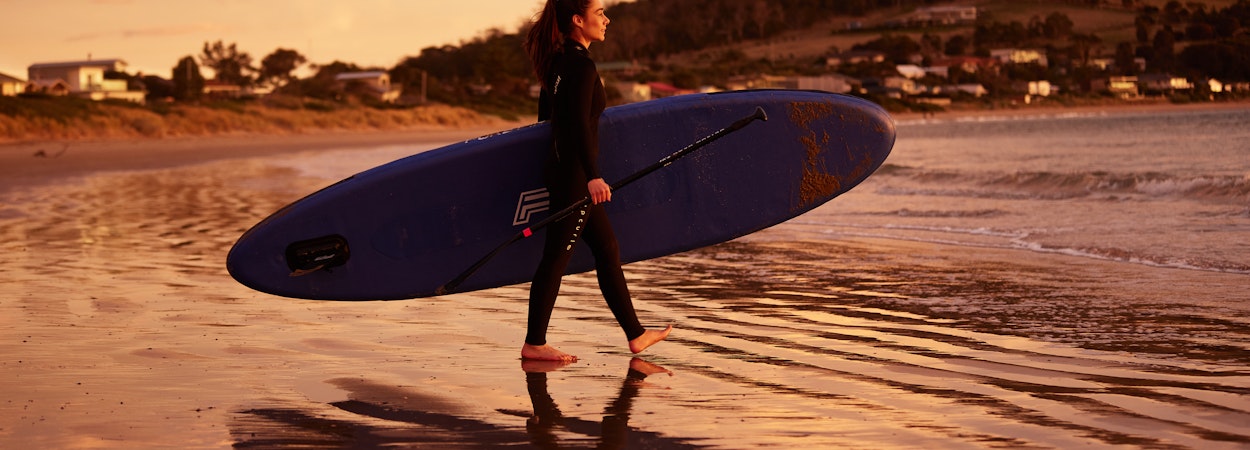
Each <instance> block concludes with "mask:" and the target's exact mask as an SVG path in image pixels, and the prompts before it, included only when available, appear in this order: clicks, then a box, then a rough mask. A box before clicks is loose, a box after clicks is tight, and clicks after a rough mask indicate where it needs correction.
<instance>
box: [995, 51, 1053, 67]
mask: <svg viewBox="0 0 1250 450" xmlns="http://www.w3.org/2000/svg"><path fill="white" fill-rule="evenodd" d="M990 57H991V58H994V59H997V60H998V62H1000V63H1003V64H1037V65H1039V66H1042V67H1046V66H1048V65H1049V62H1048V61H1047V60H1046V52H1045V51H1042V50H1037V49H1029V48H1000V49H996V50H990Z"/></svg>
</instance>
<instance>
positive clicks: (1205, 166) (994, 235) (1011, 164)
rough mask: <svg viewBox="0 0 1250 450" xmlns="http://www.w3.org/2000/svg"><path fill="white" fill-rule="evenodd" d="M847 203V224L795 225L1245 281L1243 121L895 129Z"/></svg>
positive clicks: (1248, 192) (1248, 246)
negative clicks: (882, 160) (890, 149)
mask: <svg viewBox="0 0 1250 450" xmlns="http://www.w3.org/2000/svg"><path fill="white" fill-rule="evenodd" d="M865 191H867V192H865ZM855 194H856V195H854V196H851V198H853V199H854V200H856V202H855V203H854V204H849V203H850V202H840V203H838V204H837V205H835V206H834V207H835V208H837V209H838V211H839V213H840V214H841V215H845V216H847V218H846V219H844V220H838V219H835V218H829V219H827V220H826V219H821V220H819V221H816V220H806V221H804V219H800V222H806V223H811V224H816V223H817V222H822V223H821V224H822V225H826V226H830V227H834V229H837V230H838V231H840V232H841V233H843V234H848V235H871V236H881V237H889V238H892V239H914V240H921V241H934V242H943V243H949V244H952V245H956V246H966V247H970V248H975V247H978V246H991V247H997V248H1011V249H1020V250H1026V251H1029V252H1035V253H1059V254H1065V255H1072V256H1079V257H1086V258H1098V259H1105V260H1111V261H1117V262H1123V263H1130V264H1143V265H1150V266H1156V267H1171V268H1180V269H1188V270H1194V271H1216V272H1228V273H1239V274H1250V239H1246V238H1247V237H1248V236H1250V110H1237V111H1190V112H1169V113H1122V114H1117V115H1108V114H1105V113H1093V114H1062V115H1054V116H1040V117H1009V116H999V117H995V116H989V117H978V118H973V119H966V120H945V121H934V122H926V121H916V122H909V123H902V124H900V125H899V139H898V145H897V147H896V150H895V152H894V154H893V155H892V156H891V158H890V159H889V161H888V164H887V165H886V167H884V168H883V169H882V170H881V171H879V172H878V173H877V174H876V175H874V177H873V179H872V180H871V181H870V182H869V183H868V184H867V185H866V186H864V189H862V190H860V191H857V192H855ZM861 194H863V195H861Z"/></svg>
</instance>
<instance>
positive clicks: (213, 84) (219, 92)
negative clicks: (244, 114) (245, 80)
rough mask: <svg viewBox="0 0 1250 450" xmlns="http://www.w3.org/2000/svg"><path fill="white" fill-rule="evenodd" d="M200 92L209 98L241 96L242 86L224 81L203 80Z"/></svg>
mask: <svg viewBox="0 0 1250 450" xmlns="http://www.w3.org/2000/svg"><path fill="white" fill-rule="evenodd" d="M201 92H203V93H204V96H205V97H209V98H240V97H243V86H239V85H237V84H233V83H227V82H225V81H217V80H204V88H203V89H202V90H201Z"/></svg>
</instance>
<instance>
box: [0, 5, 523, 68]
mask: <svg viewBox="0 0 1250 450" xmlns="http://www.w3.org/2000/svg"><path fill="white" fill-rule="evenodd" d="M541 4H542V0H475V1H434V0H260V1H256V0H247V1H245V0H191V1H188V0H41V1H11V0H0V12H2V13H0V73H5V74H8V75H12V76H16V77H18V78H21V79H26V68H27V66H29V65H31V64H35V63H40V62H56V61H79V60H85V59H87V57H88V55H90V56H91V57H92V58H93V59H108V58H121V59H123V60H125V61H126V62H127V63H129V72H131V73H135V72H144V73H147V74H156V75H160V76H163V77H169V75H170V72H171V70H172V68H173V67H174V65H175V64H176V63H177V62H178V60H179V59H181V58H182V57H184V56H188V55H196V56H198V55H199V54H200V51H201V49H202V47H203V45H204V42H205V41H217V40H219V39H220V40H223V41H225V42H226V43H227V44H229V43H231V42H234V43H237V44H238V47H239V50H241V51H244V52H247V53H248V54H250V55H251V56H252V59H253V61H254V62H255V63H256V64H259V63H260V60H261V59H262V58H264V57H265V55H268V54H269V53H271V52H273V51H274V50H275V49H277V48H280V47H281V48H290V49H294V50H296V51H298V52H300V53H302V54H304V55H305V56H306V57H308V59H309V61H310V62H314V63H329V62H333V61H335V60H340V61H344V62H351V63H356V64H358V65H361V66H382V67H388V68H389V67H391V66H394V65H395V64H396V63H397V62H399V61H400V60H401V59H403V58H404V57H405V56H415V55H417V54H418V53H420V51H421V49H422V48H426V47H430V46H437V45H443V44H459V43H460V42H461V41H462V40H467V39H471V38H473V37H475V36H479V35H480V34H481V33H482V32H483V31H485V30H487V29H489V28H496V27H498V28H502V29H504V30H505V31H508V32H513V31H516V30H517V28H518V26H519V25H520V24H521V23H522V22H523V21H525V20H529V19H530V18H531V17H532V16H533V14H534V13H535V12H536V11H537V9H538V7H539V6H540V5H541ZM518 51H520V50H518ZM211 75H212V73H211V71H207V70H206V71H205V76H211Z"/></svg>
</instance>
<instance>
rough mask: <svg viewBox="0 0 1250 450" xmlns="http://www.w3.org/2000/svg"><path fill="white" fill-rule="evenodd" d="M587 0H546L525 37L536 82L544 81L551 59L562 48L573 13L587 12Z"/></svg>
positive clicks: (570, 25)
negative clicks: (536, 78) (536, 77)
mask: <svg viewBox="0 0 1250 450" xmlns="http://www.w3.org/2000/svg"><path fill="white" fill-rule="evenodd" d="M589 7H590V0H547V4H546V6H543V11H542V12H541V13H539V14H538V19H537V20H536V21H535V22H534V27H533V28H530V32H529V35H528V36H526V37H525V53H528V54H529V56H530V62H531V63H533V64H534V75H536V76H538V82H539V83H546V82H547V70H548V69H550V66H551V60H552V58H554V57H555V55H556V54H557V53H560V51H562V49H563V48H564V40H565V39H566V38H568V36H569V33H571V32H572V31H573V16H575V15H580V16H585V15H586V8H589Z"/></svg>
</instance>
